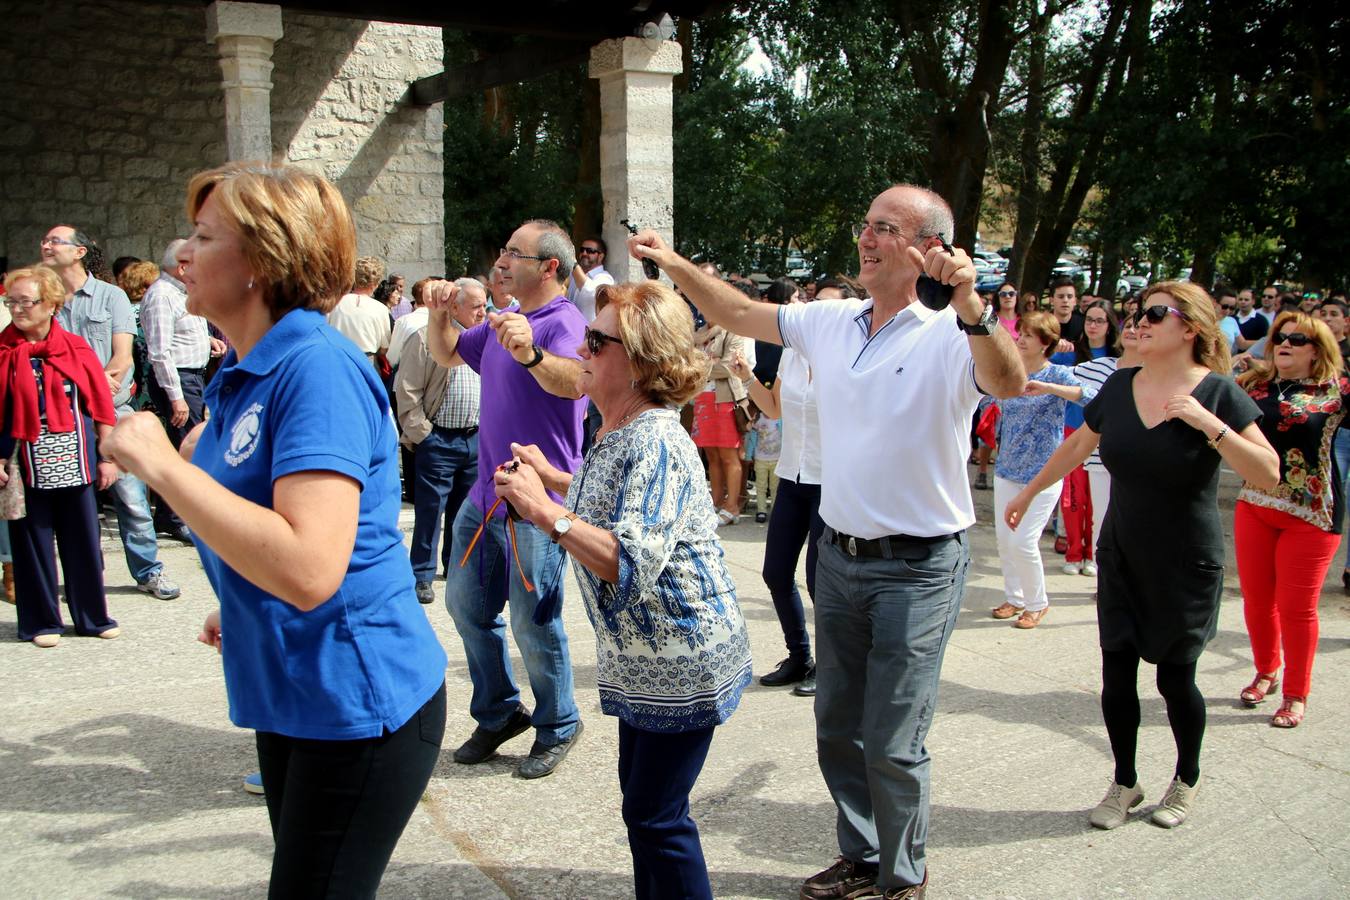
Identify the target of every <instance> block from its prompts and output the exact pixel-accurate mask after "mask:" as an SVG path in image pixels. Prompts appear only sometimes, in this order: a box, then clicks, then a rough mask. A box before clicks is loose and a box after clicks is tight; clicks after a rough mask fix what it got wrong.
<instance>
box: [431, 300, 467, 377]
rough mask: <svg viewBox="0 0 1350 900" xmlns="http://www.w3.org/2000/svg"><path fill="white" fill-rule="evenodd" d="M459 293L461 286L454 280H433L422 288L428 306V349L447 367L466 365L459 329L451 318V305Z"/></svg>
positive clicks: (432, 355)
mask: <svg viewBox="0 0 1350 900" xmlns="http://www.w3.org/2000/svg"><path fill="white" fill-rule="evenodd" d="M458 293H459V286H458V285H456V284H455V283H454V282H453V281H433V282H430V283H429V284H428V285H427V286H426V287H425V288H423V290H422V298H423V300H424V301H425V305H426V308H427V350H428V352H430V353H431V358H432V359H434V360H436V362H437V363H439V364H440V365H442V366H445V367H446V368H447V369H448V368H451V367H453V366H462V365H464V360H463V359H462V358H461V357H460V355H459V352H458V348H459V329H458V328H456V327H455V324H454V322H452V321H451V320H450V305H451V304H452V303H454V302H455V295H456V294H458Z"/></svg>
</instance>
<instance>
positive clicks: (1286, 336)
mask: <svg viewBox="0 0 1350 900" xmlns="http://www.w3.org/2000/svg"><path fill="white" fill-rule="evenodd" d="M1285 341H1288V342H1289V346H1291V347H1306V346H1308V345H1309V344H1311V343H1312V338H1310V337H1308V336H1307V335H1306V334H1304V333H1303V332H1301V331H1281V332H1278V333H1277V334H1272V335H1271V336H1270V342H1271V343H1272V344H1274V345H1275V346H1276V347H1278V346H1280V345H1281V344H1283V343H1284V342H1285Z"/></svg>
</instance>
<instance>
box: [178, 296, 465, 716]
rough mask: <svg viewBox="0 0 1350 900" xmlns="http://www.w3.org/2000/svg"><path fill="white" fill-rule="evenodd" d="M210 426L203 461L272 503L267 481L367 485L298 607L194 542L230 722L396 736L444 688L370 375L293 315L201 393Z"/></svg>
mask: <svg viewBox="0 0 1350 900" xmlns="http://www.w3.org/2000/svg"><path fill="white" fill-rule="evenodd" d="M206 402H207V405H208V406H209V408H210V409H211V418H210V420H208V422H207V425H206V428H205V429H204V431H203V432H202V436H201V440H200V442H199V443H198V444H197V449H196V452H195V454H194V455H193V458H192V461H193V463H194V464H196V465H198V466H200V467H201V468H202V469H204V470H206V472H207V473H208V474H210V475H211V477H212V478H214V479H216V481H218V482H220V483H221V484H222V485H224V486H225V487H226V488H228V489H229V490H231V491H233V492H234V493H236V494H238V495H240V496H241V497H244V498H245V499H247V500H251V501H253V502H254V503H257V504H258V505H260V506H266V507H268V508H271V506H272V485H273V483H274V482H275V481H276V480H277V479H278V478H281V477H282V476H284V475H292V474H294V473H296V472H312V471H327V472H337V473H339V474H342V475H345V476H347V477H348V478H352V479H354V480H355V481H357V482H359V483H360V485H361V509H360V518H359V520H358V523H357V527H356V546H355V548H354V549H353V550H352V558H351V562H350V563H349V564H348V567H347V575H346V577H345V578H344V579H343V580H342V586H341V587H339V588H338V591H337V593H336V594H334V595H333V596H332V597H331V598H330V599H329V600H328V601H326V602H325V603H323V604H322V605H321V606H319V607H318V608H317V609H313V610H310V611H309V612H302V611H300V610H299V609H297V608H296V607H294V606H291V605H290V604H289V603H286V602H285V601H283V600H280V599H278V598H276V597H274V596H272V595H271V594H268V593H266V592H264V591H262V590H260V589H259V588H258V587H256V586H255V585H254V584H252V583H251V582H249V581H247V580H246V579H244V578H243V577H242V576H241V575H240V574H239V573H237V572H235V571H234V570H233V569H231V568H230V567H229V566H227V565H226V564H225V563H224V562H222V561H221V559H220V557H219V556H217V555H216V554H215V553H214V552H212V550H211V548H210V547H209V546H207V545H205V544H203V543H202V542H201V541H200V540H199V541H198V544H197V548H198V551H199V552H200V553H201V558H202V565H203V566H204V567H205V569H206V575H207V578H208V579H209V580H210V582H211V586H212V587H213V588H214V589H215V591H216V594H217V596H218V597H219V598H220V626H221V653H222V656H223V660H224V668H225V686H226V691H227V693H228V695H229V700H230V720H231V721H233V722H234V724H236V725H238V726H240V727H241V728H253V729H256V730H258V731H271V732H277V733H279V734H284V735H288V736H290V737H297V738H311V739H319V740H354V739H357V738H368V737H377V736H379V735H380V734H381V733H383V732H385V731H394V730H396V729H397V728H399V727H400V726H401V725H403V724H404V723H405V722H407V721H408V719H409V718H411V717H412V714H413V713H415V712H416V711H417V710H418V709H420V708H421V707H422V705H423V704H424V703H426V701H427V700H429V699H430V698H431V696H432V694H434V693H435V692H436V690H437V689H438V688H439V687H440V686H441V684H442V682H444V680H445V665H446V657H445V651H443V650H442V649H441V646H440V643H439V642H438V641H437V640H436V636H435V634H434V633H433V632H432V630H431V626H430V624H429V623H428V622H427V617H426V614H425V613H423V612H422V608H421V606H420V605H419V604H418V602H417V598H416V595H415V594H414V592H413V574H412V566H411V565H410V563H409V562H408V554H407V551H406V550H405V549H404V547H403V535H402V533H401V532H400V531H399V528H398V511H399V497H400V493H399V482H398V453H397V449H396V448H397V441H396V439H395V436H394V424H393V420H392V419H391V418H390V415H389V401H388V399H387V397H386V394H385V392H384V388H383V386H382V385H381V384H380V381H379V378H378V377H377V376H376V374H375V369H374V368H373V367H372V366H371V365H370V363H369V362H368V361H367V360H366V357H365V355H364V354H362V353H361V351H359V350H357V349H356V345H354V344H353V343H352V342H351V341H349V340H347V339H346V338H345V337H343V336H342V335H340V334H339V333H338V332H337V331H335V330H333V329H332V328H330V327H329V326H328V325H327V324H326V323H325V322H324V317H323V315H322V314H321V313H318V312H315V311H312V310H293V311H291V312H289V313H287V314H286V315H285V316H284V317H283V318H282V319H281V321H279V322H277V323H276V324H275V325H273V326H272V328H271V330H270V331H268V332H267V334H266V335H264V336H263V338H262V340H261V341H259V342H258V344H257V345H256V346H255V347H254V348H253V350H252V351H251V352H250V353H249V354H248V356H246V357H244V359H243V360H239V359H237V357H236V355H235V352H234V351H233V350H231V351H230V352H229V354H228V355H227V356H226V357H225V360H224V364H223V365H222V366H221V369H220V371H219V373H217V375H216V377H215V378H214V379H213V380H212V382H211V384H210V385H209V386H208V387H207V389H206Z"/></svg>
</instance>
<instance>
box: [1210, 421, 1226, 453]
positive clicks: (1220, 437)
mask: <svg viewBox="0 0 1350 900" xmlns="http://www.w3.org/2000/svg"><path fill="white" fill-rule="evenodd" d="M1227 436H1228V426H1227V425H1225V426H1223V428H1221V429H1219V433H1218V434H1216V435H1214V439H1213V440H1211V441H1210V442H1209V446H1210V447H1211V448H1213V449H1215V450H1218V449H1219V441H1221V440H1223V439H1224V438H1226V437H1227Z"/></svg>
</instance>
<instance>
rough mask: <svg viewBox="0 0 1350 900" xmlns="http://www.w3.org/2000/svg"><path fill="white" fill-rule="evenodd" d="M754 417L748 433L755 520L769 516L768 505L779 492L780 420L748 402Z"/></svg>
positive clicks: (781, 434) (781, 435)
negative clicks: (751, 441)
mask: <svg viewBox="0 0 1350 900" xmlns="http://www.w3.org/2000/svg"><path fill="white" fill-rule="evenodd" d="M751 408H752V409H753V411H754V413H755V420H754V422H753V423H752V424H751V425H750V433H751V434H753V435H755V443H754V450H753V456H754V461H755V521H756V522H758V523H760V524H761V525H762V524H764V523H765V522H767V521H768V520H769V513H768V509H769V507H770V506H771V505H772V502H773V501H772V499H771V498H776V497H777V496H778V473H777V471H776V468H777V466H778V455H779V454H780V453H781V452H782V450H783V420H782V419H771V418H769V417H768V416H766V415H765V414H764V413H763V412H761V411H760V410H759V409H758V408H756V407H754V405H753V404H751Z"/></svg>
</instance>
